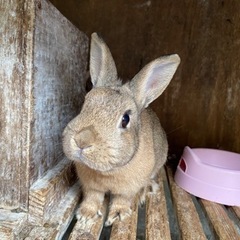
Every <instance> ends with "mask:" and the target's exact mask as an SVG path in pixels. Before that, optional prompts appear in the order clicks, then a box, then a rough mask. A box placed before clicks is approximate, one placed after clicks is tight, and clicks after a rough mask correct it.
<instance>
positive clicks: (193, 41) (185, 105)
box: [51, 0, 240, 152]
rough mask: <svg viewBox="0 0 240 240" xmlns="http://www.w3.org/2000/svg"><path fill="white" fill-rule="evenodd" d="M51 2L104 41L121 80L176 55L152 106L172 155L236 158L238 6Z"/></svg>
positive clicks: (239, 144) (233, 2) (215, 1)
mask: <svg viewBox="0 0 240 240" xmlns="http://www.w3.org/2000/svg"><path fill="white" fill-rule="evenodd" d="M51 1H52V2H53V3H54V4H55V6H57V7H58V9H59V10H60V11H61V12H62V13H63V14H64V15H65V16H67V18H69V19H70V20H71V21H72V22H73V23H74V24H75V25H76V26H78V27H79V28H80V29H81V30H83V31H84V32H86V33H87V34H88V35H90V33H91V32H93V31H97V32H99V33H100V34H101V35H102V36H103V37H104V39H105V40H106V42H107V43H108V45H109V47H110V48H111V51H112V53H113V56H114V58H115V60H116V64H117V67H118V69H119V75H120V76H121V77H124V78H125V77H128V78H131V77H132V76H133V75H134V74H135V73H136V72H137V71H138V70H139V69H140V68H141V67H142V66H143V65H144V64H146V63H147V62H149V61H150V60H152V59H154V58H157V57H158V56H161V55H163V54H169V53H178V54H179V55H180V57H181V59H182V63H181V65H180V68H179V69H178V71H177V73H176V75H175V77H174V79H173V81H172V82H171V84H170V86H169V87H168V88H167V90H166V92H165V93H164V95H163V96H161V97H160V98H159V99H158V100H156V101H155V103H154V104H153V107H154V109H155V110H156V111H157V113H158V115H159V117H160V119H161V122H162V124H163V126H164V127H165V129H166V131H167V133H168V139H169V143H170V149H171V151H172V152H181V151H182V149H183V146H185V145H190V146H192V147H214V148H222V149H227V150H232V151H237V152H240V138H239V134H240V104H239V103H240V77H239V76H240V67H239V62H240V46H239V45H240V31H239V29H240V12H239V9H240V1H238V0H230V1H227V0H221V1H220V0H206V1H195V0H190V1H189V0H180V1H175V0H162V1H158V0H148V1H146V0H129V1H124V0H116V1H111V0H106V1H97V0H92V1H77V0H69V1H64V0H51Z"/></svg>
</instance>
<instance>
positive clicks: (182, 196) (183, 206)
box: [168, 168, 207, 240]
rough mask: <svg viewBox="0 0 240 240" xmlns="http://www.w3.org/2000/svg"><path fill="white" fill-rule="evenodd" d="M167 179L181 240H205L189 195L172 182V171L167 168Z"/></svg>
mask: <svg viewBox="0 0 240 240" xmlns="http://www.w3.org/2000/svg"><path fill="white" fill-rule="evenodd" d="M168 178H169V183H170V188H171V191H172V198H173V202H174V206H175V207H176V212H177V218H178V223H179V227H180V231H181V239H186V240H188V239H202V240H203V239H204V240H206V239H207V238H206V236H205V233H204V231H203V228H202V225H201V222H200V219H199V216H198V213H197V211H196V208H195V206H194V203H193V201H192V199H191V195H190V194H189V193H187V192H186V191H184V190H183V189H181V188H180V187H179V186H177V185H176V183H175V182H174V180H173V176H172V171H171V170H170V169H169V168H168Z"/></svg>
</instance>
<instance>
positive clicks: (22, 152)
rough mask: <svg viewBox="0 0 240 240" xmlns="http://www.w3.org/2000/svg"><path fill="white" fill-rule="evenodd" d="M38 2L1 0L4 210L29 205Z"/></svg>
mask: <svg viewBox="0 0 240 240" xmlns="http://www.w3.org/2000/svg"><path fill="white" fill-rule="evenodd" d="M33 21H34V2H33V1H32V0H29V1H18V0H13V1H4V0H1V1H0V22H1V39H0V45H1V48H0V149H1V153H0V208H10V209H14V208H15V209H16V208H19V207H22V208H25V209H26V206H27V203H28V186H29V179H28V172H27V169H28V168H29V164H28V160H29V158H28V157H29V156H28V154H29V152H28V149H29V135H28V131H27V130H29V125H30V113H29V106H30V105H31V103H30V102H31V99H29V95H30V89H31V79H32V74H33V69H32V46H33V31H34V27H33Z"/></svg>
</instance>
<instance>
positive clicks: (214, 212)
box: [201, 199, 240, 240]
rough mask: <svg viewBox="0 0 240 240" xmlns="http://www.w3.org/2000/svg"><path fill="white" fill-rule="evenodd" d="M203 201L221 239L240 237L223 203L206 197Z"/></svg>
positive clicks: (236, 238)
mask: <svg viewBox="0 0 240 240" xmlns="http://www.w3.org/2000/svg"><path fill="white" fill-rule="evenodd" d="M201 202H202V205H203V206H204V208H205V211H206V213H207V215H208V218H209V220H210V222H211V224H212V226H213V228H214V231H215V232H216V235H217V236H218V237H219V239H231V240H239V239H240V233H238V232H237V230H236V228H235V225H234V223H233V221H232V220H231V219H230V218H229V216H228V215H227V212H226V211H225V209H224V206H223V205H220V204H218V203H214V202H210V201H207V200H204V199H202V200H201Z"/></svg>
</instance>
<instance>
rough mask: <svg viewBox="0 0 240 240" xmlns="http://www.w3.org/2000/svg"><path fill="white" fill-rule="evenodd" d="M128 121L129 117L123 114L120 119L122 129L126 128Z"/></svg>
mask: <svg viewBox="0 0 240 240" xmlns="http://www.w3.org/2000/svg"><path fill="white" fill-rule="evenodd" d="M129 121H130V117H129V115H128V113H125V114H124V115H123V117H122V128H126V127H127V125H128V123H129Z"/></svg>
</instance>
